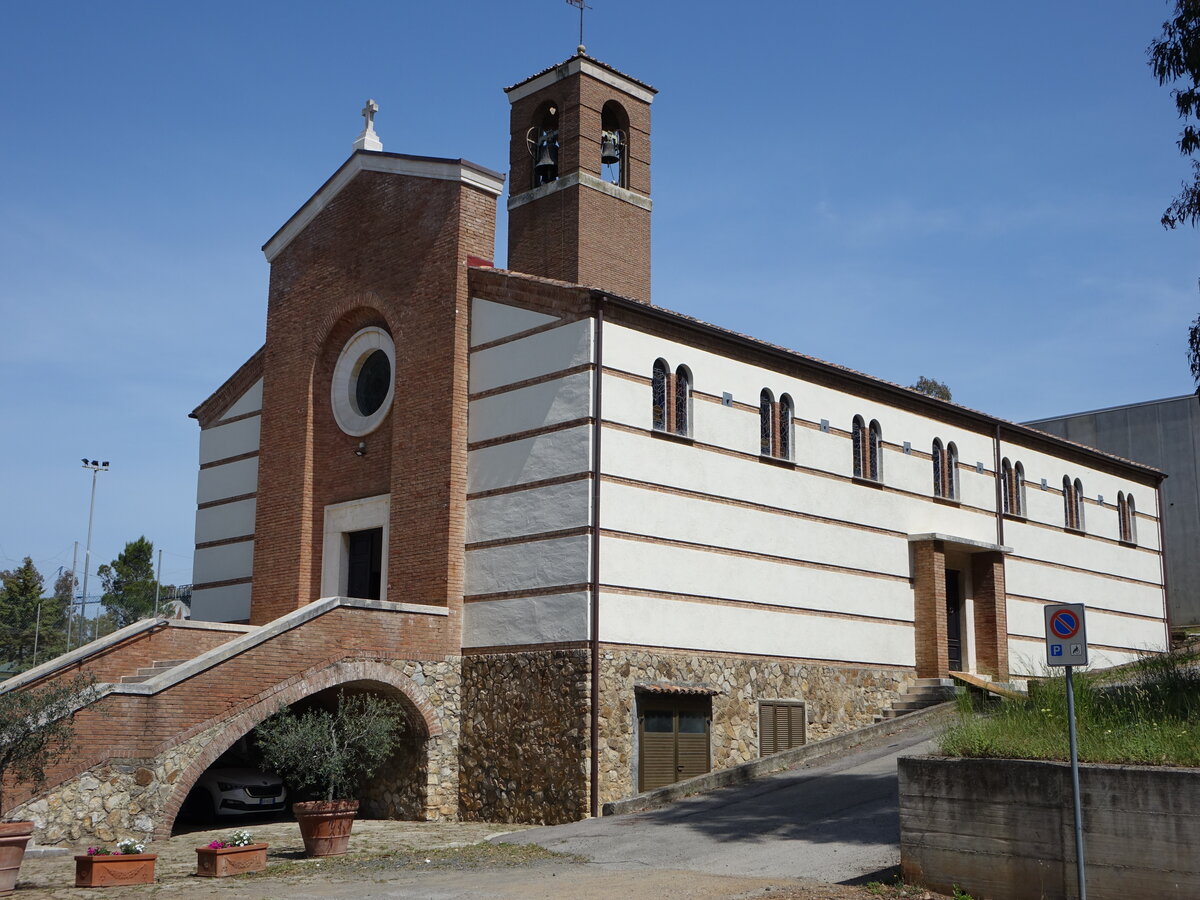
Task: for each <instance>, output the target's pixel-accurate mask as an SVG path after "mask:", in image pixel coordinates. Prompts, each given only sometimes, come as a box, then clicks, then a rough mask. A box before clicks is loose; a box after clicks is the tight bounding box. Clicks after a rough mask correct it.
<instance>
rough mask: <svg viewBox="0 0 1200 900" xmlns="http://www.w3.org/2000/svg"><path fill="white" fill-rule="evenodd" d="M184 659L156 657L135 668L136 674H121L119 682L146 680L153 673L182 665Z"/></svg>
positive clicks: (134, 682) (132, 682)
mask: <svg viewBox="0 0 1200 900" xmlns="http://www.w3.org/2000/svg"><path fill="white" fill-rule="evenodd" d="M185 662H188V660H186V659H156V660H154V661H153V662H151V663H150V665H148V666H143V667H142V668H140V669H138V670H137V674H136V675H122V676H121V681H120V683H121V684H140V683H141V682H143V681H148V680H149V679H151V678H153V677H154V676H155V675H161V674H162V673H163V672H170V671H171V670H172V669H174V668H175V667H176V666H182V665H183V664H184V663H185Z"/></svg>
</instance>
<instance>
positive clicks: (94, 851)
mask: <svg viewBox="0 0 1200 900" xmlns="http://www.w3.org/2000/svg"><path fill="white" fill-rule="evenodd" d="M99 852H100V848H99V847H88V852H87V855H88V856H95V855H96V854H97V853H99Z"/></svg>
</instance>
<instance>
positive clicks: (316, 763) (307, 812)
mask: <svg viewBox="0 0 1200 900" xmlns="http://www.w3.org/2000/svg"><path fill="white" fill-rule="evenodd" d="M406 721H407V720H406V718H405V715H404V711H403V710H402V709H401V708H400V706H399V705H398V704H397V703H395V702H394V701H391V700H386V699H384V698H382V697H378V696H375V695H373V694H351V695H347V694H346V693H345V692H344V691H339V692H338V698H337V705H336V707H335V708H334V709H332V710H329V709H323V708H320V707H315V708H312V709H309V710H306V711H305V712H303V713H301V714H300V715H296V714H295V713H294V712H292V710H291V709H289V708H286V707H284V708H281V709H280V710H279V711H278V712H277V713H275V715H273V716H271V717H270V718H269V719H266V720H265V721H263V722H262V723H261V724H259V726H258V727H257V728H256V729H255V736H256V738H257V741H258V746H259V749H261V751H262V756H263V762H264V763H265V765H266V766H267V767H269V768H271V769H273V770H274V771H276V772H278V773H279V774H280V775H281V776H283V778H284V779H285V780H287V781H289V782H290V783H291V785H292V787H293V788H294V789H296V790H300V791H305V790H307V791H309V792H311V793H312V794H314V795H316V796H318V797H321V798H322V799H320V800H313V801H308V802H302V803H294V804H292V811H293V812H295V814H296V820H297V821H298V822H299V823H300V834H301V837H303V838H304V852H305V853H306V854H307V855H308V856H337V855H339V854H342V853H345V852H346V849H347V847H348V846H349V843H350V829H351V827H352V826H353V824H354V817H355V816H356V815H357V814H358V799H357V795H358V789H359V787H360V786H361V785H362V783H363V782H364V781H366V780H367V779H368V778H371V777H372V776H373V775H374V774H375V773H376V772H377V771H379V767H380V766H381V765H383V763H384V761H386V760H387V758H388V757H389V756H391V755H392V751H393V750H395V748H396V746H397V744H398V743H399V741H400V738H401V736H402V735H403V733H404V728H405V724H406Z"/></svg>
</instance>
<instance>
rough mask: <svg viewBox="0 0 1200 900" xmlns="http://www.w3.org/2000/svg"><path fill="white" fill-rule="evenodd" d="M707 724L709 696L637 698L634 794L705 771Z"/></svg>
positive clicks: (708, 740)
mask: <svg viewBox="0 0 1200 900" xmlns="http://www.w3.org/2000/svg"><path fill="white" fill-rule="evenodd" d="M711 723H712V699H711V698H710V697H673V696H661V695H652V694H642V695H640V696H639V698H638V791H652V790H654V789H655V788H660V787H664V786H665V785H668V784H674V783H675V782H676V781H683V780H684V779H685V778H691V777H692V776H694V775H703V774H704V773H705V772H707V771H708V770H709V768H710V766H711V762H710V756H709V744H710V726H711Z"/></svg>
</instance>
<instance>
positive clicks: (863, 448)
mask: <svg viewBox="0 0 1200 900" xmlns="http://www.w3.org/2000/svg"><path fill="white" fill-rule="evenodd" d="M851 436H852V440H853V444H854V477H855V478H865V477H866V476H865V475H864V474H863V473H864V472H866V471H869V465H868V462H867V459H868V450H867V426H866V423H865V422H863V419H862V416H855V417H854V425H853V427H852V428H851Z"/></svg>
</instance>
